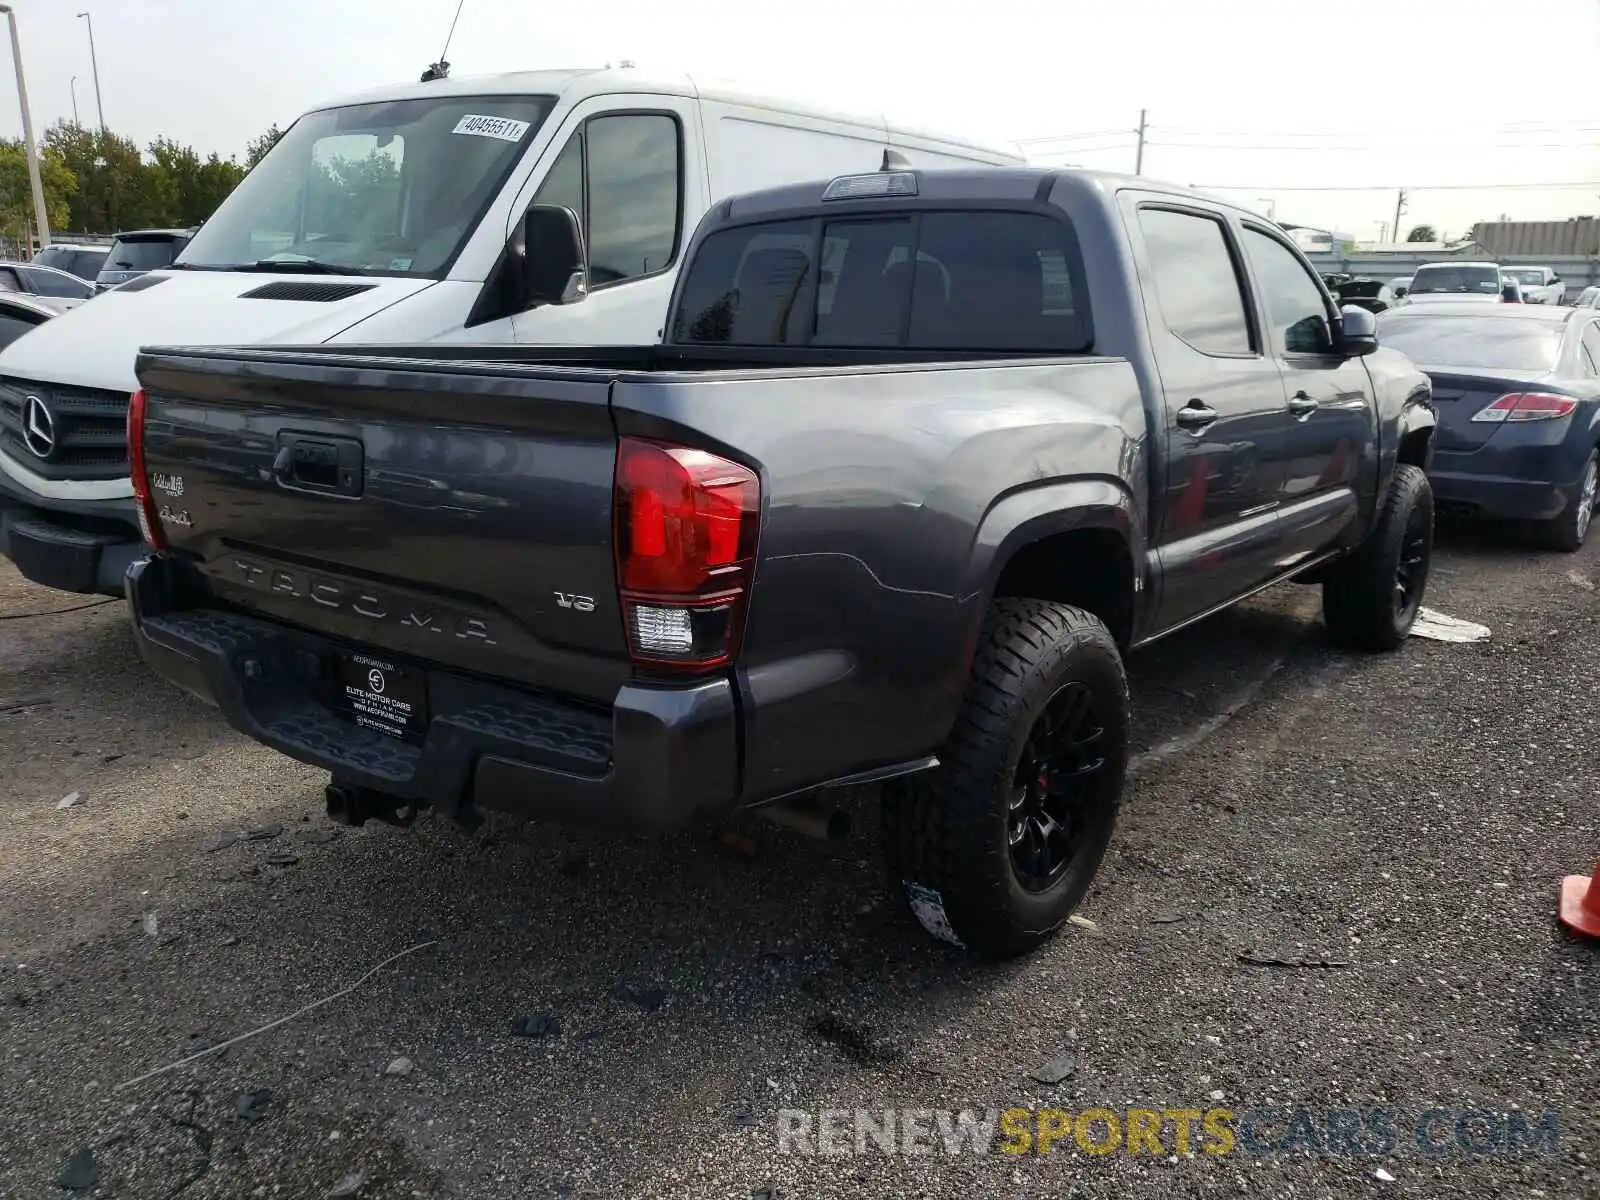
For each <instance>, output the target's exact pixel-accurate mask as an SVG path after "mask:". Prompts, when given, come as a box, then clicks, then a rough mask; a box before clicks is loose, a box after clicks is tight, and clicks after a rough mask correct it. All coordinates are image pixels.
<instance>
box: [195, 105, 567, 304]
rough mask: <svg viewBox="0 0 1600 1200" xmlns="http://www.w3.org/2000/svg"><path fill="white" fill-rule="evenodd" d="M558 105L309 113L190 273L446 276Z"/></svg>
mask: <svg viewBox="0 0 1600 1200" xmlns="http://www.w3.org/2000/svg"><path fill="white" fill-rule="evenodd" d="M554 106H555V97H554V96H441V97H439V98H437V99H435V98H432V97H428V98H424V99H420V100H391V101H383V102H380V103H375V104H360V105H352V106H349V107H346V108H328V109H322V110H320V111H318V112H313V113H307V114H306V115H305V116H304V117H301V118H300V120H298V121H296V122H295V123H294V124H293V125H292V126H291V127H290V128H289V130H288V131H287V132H286V133H285V134H284V135H283V137H281V138H280V139H278V143H277V145H275V146H273V148H272V149H271V150H269V151H268V152H267V155H266V157H265V158H263V159H262V160H261V161H260V162H259V163H257V164H256V166H255V168H254V169H253V170H252V171H251V172H250V174H249V175H247V176H245V179H244V182H243V183H241V184H240V185H239V186H238V187H237V188H236V189H235V190H234V192H233V194H232V195H230V196H229V197H228V198H227V200H225V201H224V202H223V203H222V206H221V207H220V208H218V209H217V211H216V212H215V213H214V214H213V215H212V217H211V219H210V220H209V221H207V222H206V223H205V224H204V225H202V226H201V227H200V231H199V232H198V233H196V234H195V236H194V240H193V241H191V242H190V243H189V245H188V247H187V248H186V249H185V251H184V253H183V254H182V255H181V256H180V257H179V259H178V262H179V265H180V266H184V267H190V268H199V269H207V268H209V269H212V270H226V269H229V268H238V267H243V266H251V265H254V264H256V263H260V262H262V261H263V260H275V261H280V262H284V263H286V264H288V265H287V266H286V268H285V269H286V270H293V269H294V267H293V264H294V263H295V262H296V261H302V262H303V261H312V262H315V263H317V264H319V265H321V266H325V267H332V268H335V269H337V270H339V271H342V272H346V273H349V274H376V275H420V276H428V277H431V278H439V277H440V276H442V275H443V274H444V272H445V270H446V269H447V268H448V267H449V265H450V264H451V263H452V262H453V261H454V260H455V257H456V254H457V253H458V252H459V251H460V249H461V247H462V245H464V244H465V242H466V240H467V238H468V236H469V235H470V234H471V233H472V230H473V228H474V227H475V226H476V225H477V223H478V221H479V219H480V218H481V217H482V216H483V213H484V210H485V209H487V208H488V206H489V203H490V201H491V200H492V199H493V198H494V196H495V194H496V193H497V192H499V190H500V187H501V185H502V184H503V183H504V182H505V180H506V176H507V175H509V174H510V172H511V168H512V167H513V166H514V165H515V164H516V162H517V159H518V158H520V157H521V155H522V151H523V150H524V148H526V146H527V144H528V142H529V140H530V139H532V137H533V136H534V135H535V133H537V132H538V129H539V126H540V124H541V123H542V122H543V121H544V119H545V117H547V116H548V115H549V113H550V110H551V108H553V107H554Z"/></svg>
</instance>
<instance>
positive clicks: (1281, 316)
mask: <svg viewBox="0 0 1600 1200" xmlns="http://www.w3.org/2000/svg"><path fill="white" fill-rule="evenodd" d="M1241 238H1242V240H1243V242H1244V247H1245V259H1246V261H1247V262H1248V263H1249V264H1250V273H1251V275H1252V277H1253V278H1254V280H1255V292H1256V295H1257V297H1258V298H1259V302H1260V305H1261V316H1262V319H1263V321H1264V325H1263V328H1264V330H1265V337H1264V339H1263V340H1264V342H1265V345H1266V349H1267V351H1268V353H1269V354H1270V355H1271V356H1272V357H1273V359H1274V360H1275V361H1276V362H1277V364H1278V369H1279V371H1280V372H1281V373H1282V375H1283V380H1284V388H1285V390H1286V392H1287V393H1288V395H1287V397H1286V400H1285V407H1286V410H1287V414H1288V421H1287V423H1286V424H1285V426H1284V429H1285V433H1286V436H1285V437H1284V438H1283V439H1282V440H1280V441H1276V442H1274V443H1273V444H1272V445H1271V446H1270V447H1269V448H1268V449H1267V453H1266V457H1267V459H1268V460H1269V461H1270V462H1271V469H1272V471H1273V472H1274V474H1276V475H1277V477H1278V490H1277V500H1278V505H1279V508H1278V532H1279V536H1280V537H1281V538H1282V540H1283V549H1282V560H1281V561H1282V564H1283V565H1285V566H1287V565H1292V564H1293V563H1294V562H1297V561H1299V560H1301V559H1304V558H1309V557H1311V556H1312V555H1314V554H1316V553H1317V552H1319V551H1321V550H1324V549H1326V548H1328V547H1330V546H1333V545H1335V544H1338V543H1340V542H1343V541H1347V540H1349V538H1350V536H1352V535H1353V534H1355V533H1357V532H1358V531H1359V528H1360V522H1359V521H1358V519H1357V518H1358V510H1359V507H1360V506H1359V502H1358V501H1359V493H1361V492H1367V493H1370V492H1371V490H1372V487H1373V481H1374V480H1375V479H1376V471H1377V464H1376V463H1374V462H1369V461H1367V459H1366V456H1365V454H1364V451H1365V449H1366V447H1368V446H1370V445H1373V444H1374V439H1375V437H1376V421H1377V412H1376V408H1375V406H1374V403H1373V397H1372V379H1371V377H1370V376H1369V375H1368V374H1367V368H1366V364H1365V363H1364V362H1362V361H1361V359H1359V358H1346V357H1344V356H1343V355H1341V354H1337V353H1335V352H1334V349H1333V335H1332V324H1331V323H1332V319H1333V317H1334V310H1333V307H1332V306H1331V305H1330V303H1329V300H1328V297H1327V294H1326V292H1324V291H1323V289H1322V286H1321V283H1320V281H1319V280H1318V279H1317V277H1316V276H1315V275H1314V274H1313V273H1312V271H1311V270H1310V268H1309V267H1307V266H1306V265H1305V264H1304V263H1302V262H1301V259H1300V256H1299V254H1298V253H1296V252H1295V250H1294V249H1293V248H1292V247H1291V246H1290V245H1289V244H1288V242H1287V241H1285V240H1284V239H1283V238H1282V237H1280V236H1279V235H1277V234H1275V233H1272V232H1271V231H1270V230H1269V229H1267V227H1266V226H1264V225H1259V224H1255V223H1252V222H1245V223H1244V225H1243V228H1242V233H1241Z"/></svg>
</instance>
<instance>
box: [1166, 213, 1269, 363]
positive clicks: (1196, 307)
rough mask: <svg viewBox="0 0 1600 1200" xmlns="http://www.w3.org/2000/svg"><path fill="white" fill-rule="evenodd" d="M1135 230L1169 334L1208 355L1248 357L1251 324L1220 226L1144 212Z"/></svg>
mask: <svg viewBox="0 0 1600 1200" xmlns="http://www.w3.org/2000/svg"><path fill="white" fill-rule="evenodd" d="M1139 228H1140V230H1141V231H1142V232H1143V233H1144V244H1145V251H1146V253H1147V254H1148V255H1149V259H1150V271H1151V274H1152V275H1154V276H1155V288H1156V298H1157V300H1158V301H1159V303H1160V306H1161V316H1162V319H1163V320H1164V321H1165V322H1166V326H1167V328H1168V329H1170V330H1171V331H1172V332H1173V333H1175V334H1177V335H1178V337H1180V338H1182V339H1183V340H1184V341H1185V342H1187V343H1188V344H1189V345H1191V346H1193V347H1194V348H1195V349H1196V350H1199V351H1201V352H1203V353H1206V354H1248V353H1250V351H1251V345H1250V322H1249V320H1248V319H1247V318H1246V317H1245V309H1244V295H1243V293H1242V292H1241V291H1240V290H1239V273H1238V271H1237V270H1236V269H1235V267H1234V263H1233V255H1232V253H1230V252H1229V250H1228V240H1227V235H1226V234H1225V233H1224V232H1223V229H1222V222H1221V221H1219V220H1217V219H1215V218H1214V217H1203V216H1199V215H1197V214H1195V213H1185V212H1174V211H1172V210H1170V209H1164V208H1142V209H1140V210H1139Z"/></svg>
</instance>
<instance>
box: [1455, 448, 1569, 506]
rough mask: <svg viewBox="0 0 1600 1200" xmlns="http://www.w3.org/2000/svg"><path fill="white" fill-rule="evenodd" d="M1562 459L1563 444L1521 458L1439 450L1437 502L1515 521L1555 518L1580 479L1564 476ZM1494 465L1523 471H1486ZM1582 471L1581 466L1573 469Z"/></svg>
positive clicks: (1567, 501) (1566, 503)
mask: <svg viewBox="0 0 1600 1200" xmlns="http://www.w3.org/2000/svg"><path fill="white" fill-rule="evenodd" d="M1561 458H1562V455H1561V454H1560V448H1559V447H1556V448H1552V449H1551V451H1550V452H1549V453H1547V454H1540V455H1537V456H1533V455H1528V454H1522V455H1520V456H1517V457H1516V458H1513V457H1511V456H1504V455H1496V456H1490V455H1489V454H1486V453H1482V452H1479V453H1476V454H1460V453H1451V452H1449V451H1445V450H1436V451H1435V452H1434V456H1433V469H1432V470H1431V471H1429V472H1428V479H1429V482H1430V483H1432V485H1433V495H1434V501H1435V503H1436V504H1437V506H1438V507H1439V509H1440V511H1442V512H1446V513H1449V512H1454V513H1459V514H1461V515H1463V516H1479V517H1493V518H1496V519H1501V520H1510V521H1550V520H1554V519H1555V518H1556V517H1559V516H1560V515H1561V514H1562V513H1563V512H1564V511H1566V508H1567V505H1568V504H1570V503H1572V493H1573V490H1574V488H1575V487H1576V485H1577V482H1578V481H1577V478H1576V475H1574V477H1573V478H1572V479H1567V480H1560V478H1559V477H1560V476H1561V475H1562V474H1565V473H1567V472H1566V469H1565V464H1564V463H1563V462H1562V461H1561ZM1497 459H1498V460H1499V461H1498V462H1497V461H1496V460H1497ZM1539 459H1543V460H1545V461H1538V460H1539ZM1492 465H1502V466H1504V465H1509V466H1514V467H1519V468H1522V469H1521V470H1519V471H1518V473H1517V474H1516V475H1507V474H1501V473H1498V472H1494V471H1492V469H1491V470H1486V469H1485V468H1491V467H1492ZM1474 467H1476V468H1477V469H1474ZM1578 469H1581V464H1580V467H1579V468H1574V470H1575V471H1576V470H1578Z"/></svg>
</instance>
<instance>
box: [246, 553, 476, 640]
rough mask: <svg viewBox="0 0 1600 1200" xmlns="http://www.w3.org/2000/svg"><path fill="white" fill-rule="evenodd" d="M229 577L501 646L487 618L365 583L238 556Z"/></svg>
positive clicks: (345, 609) (392, 621)
mask: <svg viewBox="0 0 1600 1200" xmlns="http://www.w3.org/2000/svg"><path fill="white" fill-rule="evenodd" d="M229 574H230V575H231V577H232V578H233V580H234V581H235V582H237V583H241V584H243V585H244V586H245V587H247V588H250V589H251V590H252V591H257V592H270V593H272V594H273V595H277V596H290V597H293V598H294V599H297V600H304V601H305V602H306V603H308V604H319V605H321V606H322V607H323V608H331V609H336V610H338V611H340V612H349V613H354V614H355V615H356V616H358V617H365V618H366V619H367V620H369V621H377V622H381V623H386V624H392V625H399V626H401V627H402V628H405V629H421V630H424V631H426V632H428V633H446V634H450V635H451V636H453V637H458V638H462V639H464V640H471V641H475V642H478V643H480V644H481V645H484V646H493V645H495V644H496V639H495V637H494V632H493V631H492V630H491V628H490V626H489V623H488V622H487V621H485V620H484V619H483V618H482V617H473V616H468V615H467V614H465V613H462V612H459V611H456V610H455V609H452V608H450V607H448V606H446V605H442V604H434V603H432V602H418V601H415V600H410V599H407V598H404V597H398V596H391V595H388V594H386V593H385V592H384V591H382V590H381V589H375V588H372V587H369V586H366V585H359V584H352V583H349V582H346V581H344V580H340V579H334V578H331V577H330V576H326V575H318V574H316V573H315V572H312V571H303V570H298V569H296V568H293V567H281V566H275V565H271V564H267V563H261V562H256V561H254V560H252V559H247V558H235V559H234V560H233V563H232V570H231V571H230V572H229Z"/></svg>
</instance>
